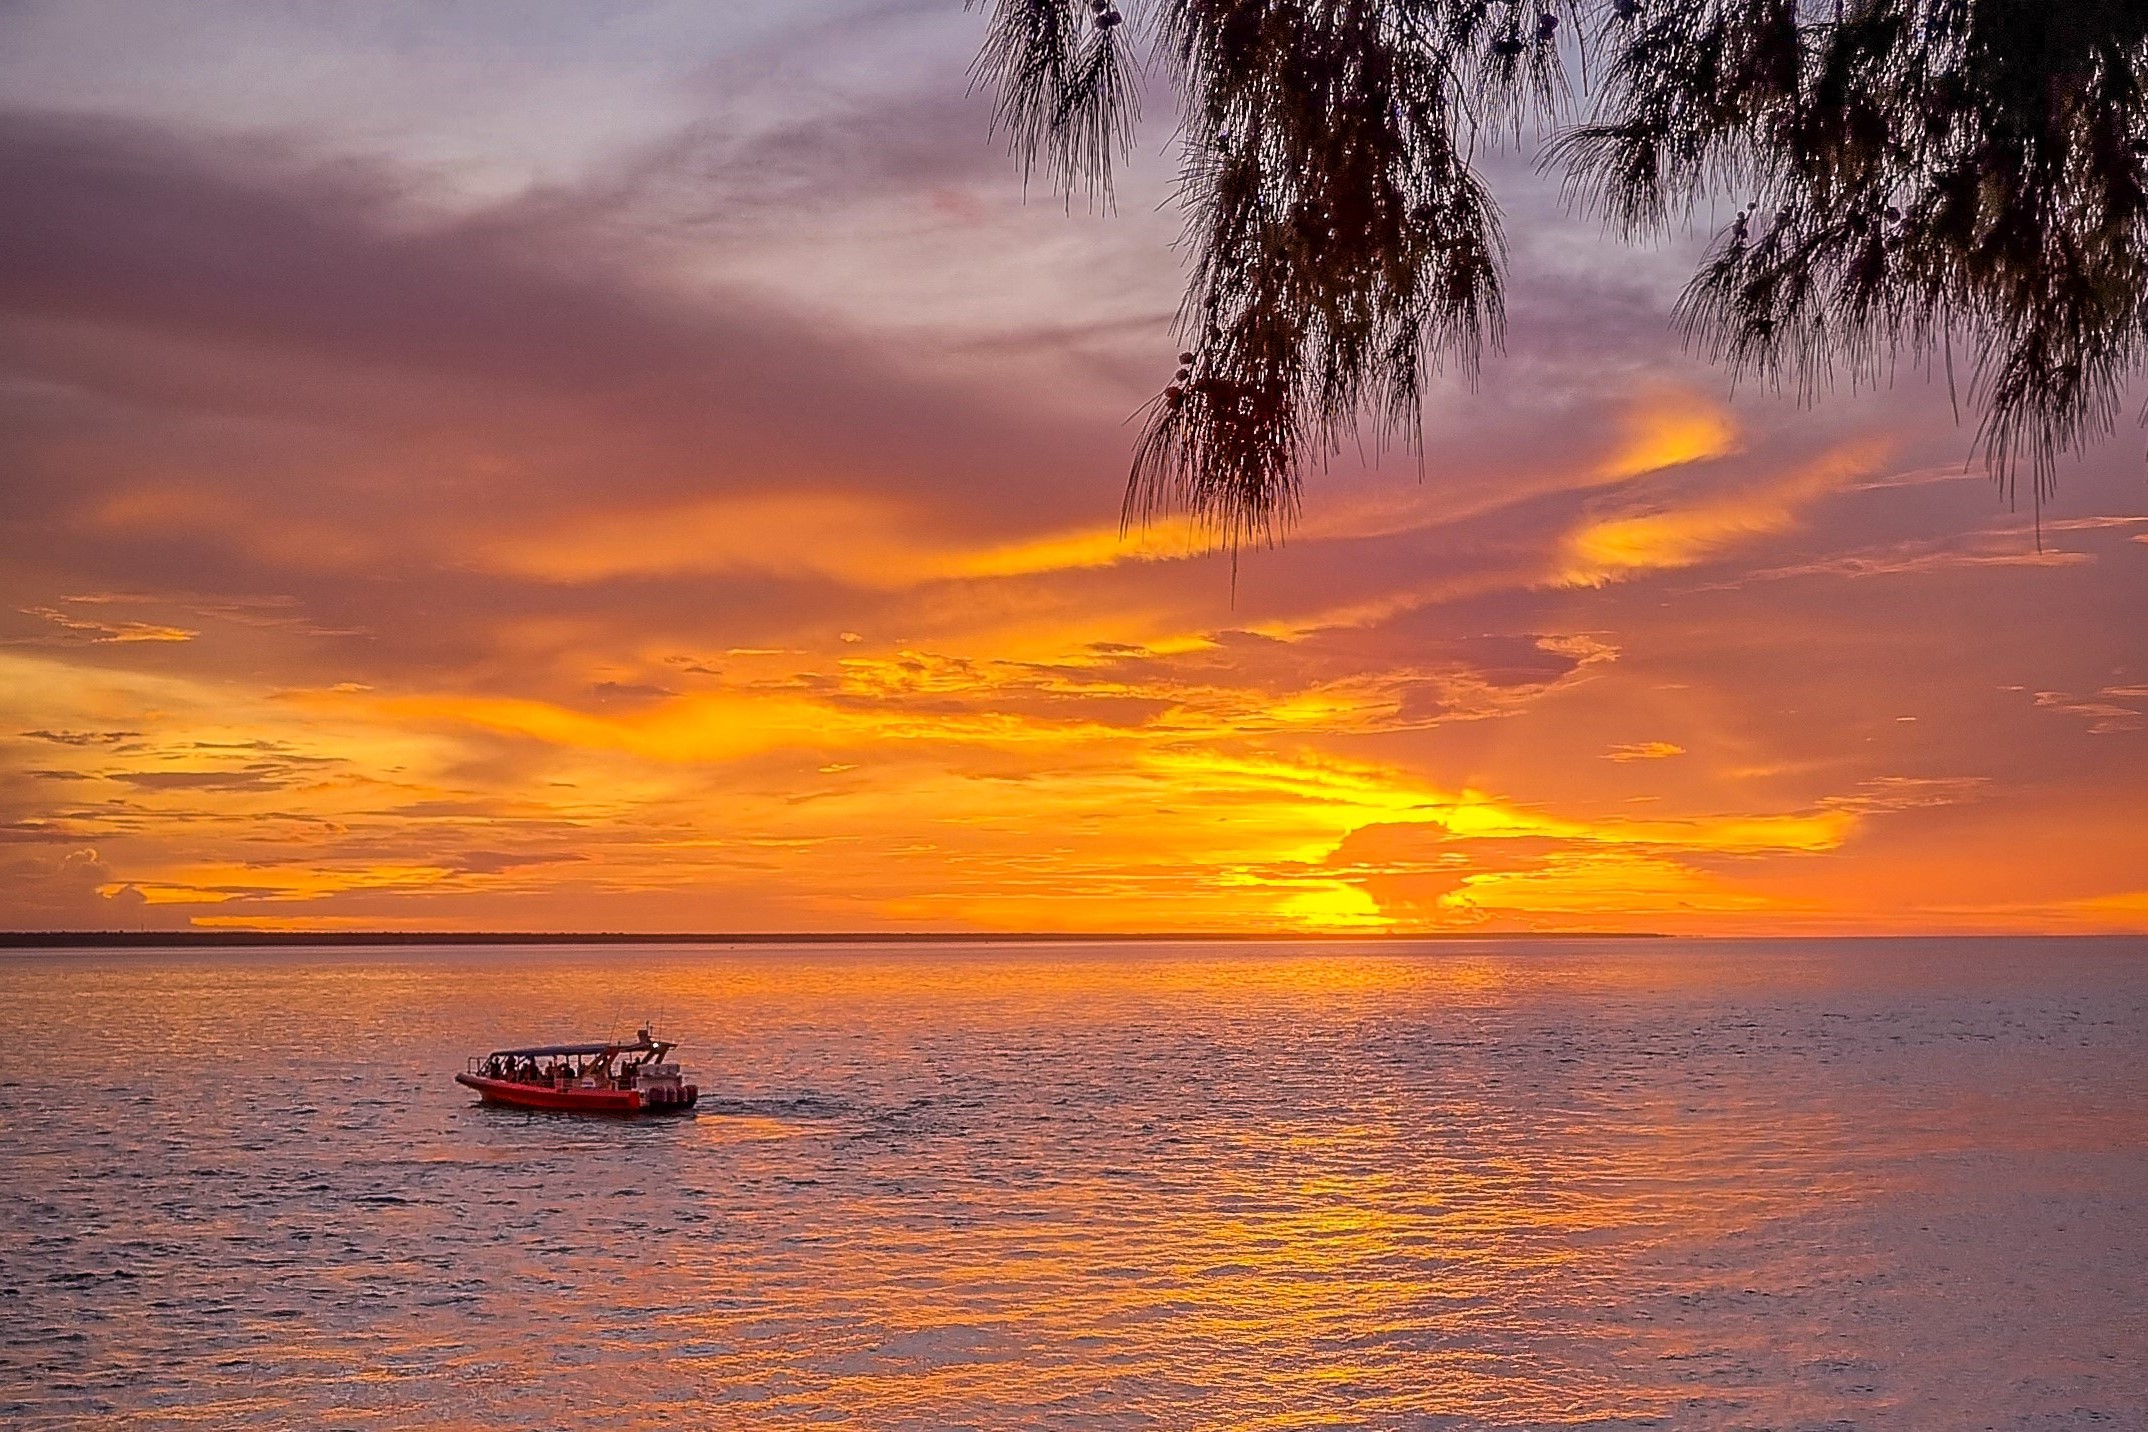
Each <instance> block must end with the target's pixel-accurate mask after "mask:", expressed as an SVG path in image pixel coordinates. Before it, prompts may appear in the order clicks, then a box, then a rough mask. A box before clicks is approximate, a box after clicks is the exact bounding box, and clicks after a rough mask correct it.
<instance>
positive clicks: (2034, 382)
mask: <svg viewBox="0 0 2148 1432" xmlns="http://www.w3.org/2000/svg"><path fill="white" fill-rule="evenodd" d="M987 2H988V3H990V6H991V21H990V30H989V35H988V38H987V40H986V43H985V46H984V49H983V51H982V53H981V55H980V57H979V60H978V70H979V74H980V76H981V77H983V78H984V79H985V80H987V81H988V82H989V83H991V84H993V85H994V86H995V87H996V89H997V92H998V97H999V117H1000V120H1001V122H1002V124H1003V125H1004V127H1005V128H1006V130H1007V131H1008V133H1009V134H1010V135H1011V136H1012V138H1013V140H1014V143H1015V145H1016V147H1017V149H1018V150H1019V152H1020V153H1021V154H1022V156H1023V157H1024V160H1025V163H1026V164H1027V165H1028V166H1030V168H1031V169H1032V170H1034V169H1036V168H1038V167H1041V168H1042V170H1043V171H1044V173H1045V174H1046V175H1047V176H1048V177H1049V179H1050V180H1051V181H1052V182H1054V183H1055V184H1056V185H1058V186H1060V187H1062V188H1063V189H1064V190H1065V191H1066V192H1067V193H1068V194H1069V195H1070V196H1072V195H1076V194H1086V195H1087V196H1088V197H1090V198H1091V199H1092V200H1095V199H1099V198H1101V199H1105V200H1108V199H1109V196H1110V191H1111V183H1112V166H1113V163H1114V161H1115V160H1116V159H1120V158H1123V156H1124V153H1125V151H1126V147H1127V145H1128V144H1129V143H1130V142H1131V139H1132V135H1133V126H1134V120H1135V117H1136V114H1135V111H1136V107H1137V103H1138V97H1139V87H1138V84H1137V79H1138V72H1139V69H1140V67H1141V66H1142V65H1143V64H1154V65H1158V66H1161V67H1162V68H1163V69H1164V70H1165V71H1166V72H1168V74H1169V76H1170V78H1171V79H1172V80H1173V81H1174V82H1175V84H1176V87H1177V92H1178V96H1179V108H1180V111H1181V119H1182V125H1183V128H1182V134H1181V139H1180V143H1181V146H1182V154H1183V169H1182V199H1183V201H1184V203H1185V205H1186V212H1187V230H1188V238H1189V240H1190V244H1191V249H1192V256H1193V263H1192V278H1191V282H1190V284H1189V287H1188V290H1187V293H1186V298H1185V303H1184V306H1183V308H1182V309H1181V311H1180V314H1179V319H1178V322H1179V328H1180V331H1181V336H1182V339H1183V345H1184V348H1185V350H1186V351H1185V352H1184V353H1182V354H1181V355H1180V368H1179V371H1178V373H1177V375H1176V377H1175V378H1174V380H1173V381H1172V383H1171V384H1170V386H1169V387H1167V388H1165V389H1164V391H1163V392H1162V394H1161V395H1160V396H1158V397H1157V398H1156V399H1155V400H1154V402H1153V403H1152V404H1151V405H1150V406H1149V408H1148V409H1147V410H1146V412H1145V417H1146V427H1145V429H1144V431H1143V434H1142V437H1141V440H1140V444H1139V447H1138V449H1137V451H1136V454H1135V457H1134V461H1133V474H1132V481H1131V484H1130V487H1129V491H1128V511H1129V513H1130V514H1134V515H1147V514H1149V513H1152V512H1155V511H1157V510H1159V509H1162V508H1182V509H1186V510H1190V511H1191V512H1193V513H1195V514H1197V515H1199V516H1201V517H1203V518H1205V519H1207V520H1209V521H1211V522H1212V523H1213V524H1214V525H1215V527H1216V529H1217V530H1218V532H1219V533H1220V534H1221V535H1222V536H1223V537H1224V538H1225V540H1227V541H1229V542H1232V543H1236V542H1238V541H1241V540H1243V539H1246V538H1248V537H1258V536H1266V535H1272V534H1273V533H1274V532H1275V531H1276V530H1278V528H1279V526H1280V525H1281V524H1282V523H1284V522H1285V521H1287V519H1288V518H1289V516H1290V515H1291V514H1292V513H1293V512H1294V511H1295V508H1296V505H1297V502H1298V496H1299V491H1300V485H1301V480H1302V477H1303V475H1304V472H1305V469H1306V467H1307V465H1308V463H1317V462H1319V461H1321V460H1323V459H1324V458H1325V457H1327V456H1328V455H1329V454H1330V453H1332V452H1333V451H1335V449H1336V447H1337V446H1338V444H1340V443H1341V442H1342V441H1343V440H1345V439H1346V438H1348V437H1350V436H1352V435H1353V434H1356V433H1359V432H1362V431H1367V430H1368V429H1369V430H1370V431H1371V432H1372V433H1373V434H1374V435H1376V436H1377V437H1379V438H1381V439H1388V438H1398V437H1399V438H1401V439H1403V440H1405V441H1410V442H1414V441H1416V440H1417V438H1418V437H1419V430H1418V423H1419V413H1420V398H1421V395H1422V392H1423V389H1424V384H1425V381H1426V378H1427V375H1428V374H1429V373H1431V372H1433V371H1435V370H1437V369H1438V367H1439V366H1440V365H1441V364H1442V363H1445V362H1452V363H1455V364H1457V365H1459V367H1460V368H1461V369H1463V370H1464V371H1468V372H1474V370H1475V369H1476V367H1477V365H1478V362H1479V359H1480V357H1481V355H1482V353H1483V350H1484V348H1485V346H1486V345H1487V344H1496V343H1498V342H1499V340H1500V336H1501V323H1502V311H1503V310H1502V297H1501V295H1502V274H1503V267H1504V265H1503V259H1504V254H1503V250H1502V245H1501V239H1500V227H1499V210H1498V206H1497V205H1496V203H1495V202H1494V201H1493V198H1492V196H1491V194H1490V193H1489V192H1488V190H1487V189H1486V187H1485V185H1484V182H1483V180H1482V179H1481V178H1480V176H1479V173H1478V170H1477V167H1476V162H1475V161H1476V158H1477V156H1478V155H1479V153H1480V152H1482V151H1483V150H1484V149H1485V148H1487V147H1488V146H1490V145H1492V144H1496V143H1499V142H1508V143H1516V142H1520V141H1523V140H1525V139H1528V138H1531V137H1536V138H1540V139H1542V140H1543V141H1544V146H1543V148H1542V150H1541V151H1540V152H1541V154H1542V156H1543V162H1544V163H1546V164H1547V165H1550V166H1554V167H1556V168H1557V169H1558V170H1559V171H1560V172H1562V174H1563V176H1564V180H1565V184H1566V186H1567V193H1568V195H1569V196H1570V197H1571V198H1572V199H1573V200H1575V201H1576V202H1577V203H1578V204H1580V205H1581V206H1582V207H1584V208H1585V209H1587V210H1590V211H1592V212H1594V213H1596V214H1599V215H1601V216H1602V217H1603V218H1604V219H1605V220H1606V221H1607V222H1608V223H1609V224H1610V225H1611V226H1612V227H1613V228H1614V229H1616V230H1618V231H1619V232H1621V233H1622V234H1624V235H1626V236H1628V237H1634V238H1638V237H1646V236H1654V235H1660V234H1662V233H1664V232H1666V231H1667V230H1669V229H1671V228H1673V227H1675V226H1678V225H1680V224H1683V223H1686V222H1688V221H1690V219H1691V218H1692V216H1693V215H1694V214H1695V212H1696V206H1697V205H1698V204H1700V203H1701V202H1703V201H1705V200H1711V199H1728V200H1729V201H1730V202H1731V203H1732V204H1735V205H1736V206H1738V212H1737V217H1736V218H1735V219H1734V220H1732V221H1731V222H1730V223H1729V224H1728V225H1727V226H1726V227H1725V228H1724V229H1723V230H1722V231H1721V232H1720V233H1719V234H1717V235H1716V236H1715V240H1714V243H1713V245H1712V247H1711V249H1710V251H1709V253H1708V255H1707V257H1706V259H1705V260H1704V262H1703V264H1702V266H1701V269H1700V271H1699V273H1697V274H1696V275H1695V276H1694V278H1693V280H1692V282H1691V284H1690V285H1689V286H1688V288H1687V290H1686V292H1685V295H1684V296H1683V298H1682V299H1681V300H1680V303H1679V306H1678V312H1677V322H1678V324H1679V325H1680V327H1681V330H1682V331H1683V333H1684V334H1685V336H1686V338H1687V340H1688V341H1689V342H1690V343H1691V344H1692V345H1694V346H1695V347H1696V348H1698V349H1699V350H1701V351H1703V352H1706V353H1708V354H1710V355H1712V356H1714V357H1716V358H1719V359H1721V360H1724V361H1726V362H1727V363H1728V364H1729V365H1730V366H1731V367H1732V369H1733V370H1734V371H1736V372H1738V373H1741V374H1750V375H1754V376H1757V377H1760V378H1763V379H1767V380H1772V381H1775V382H1778V383H1782V384H1785V385H1788V386H1792V387H1794V388H1796V389H1798V390H1799V391H1800V392H1801V393H1803V394H1805V395H1807V396H1810V395H1811V394H1813V393H1815V392H1817V391H1818V390H1819V389H1821V388H1823V387H1825V386H1827V385H1828V384H1830V383H1831V382H1833V381H1836V380H1838V379H1841V380H1846V381H1849V382H1852V383H1862V382H1870V381H1875V380H1880V379H1884V377H1885V376H1886V375H1887V373H1888V372H1889V371H1890V369H1891V367H1892V365H1893V364H1895V363H1897V362H1900V361H1903V360H1905V359H1907V360H1910V361H1921V362H1924V363H1927V364H1929V363H1935V362H1943V363H1944V364H1945V367H1946V372H1947V374H1948V380H1949V384H1950V388H1951V385H1952V383H1953V381H1954V373H1955V368H1954V354H1955V350H1956V349H1957V348H1959V349H1961V350H1962V351H1963V352H1964V354H1965V355H1966V356H1967V358H1968V369H1969V370H1968V376H1967V380H1966V381H1967V386H1968V391H1969V393H1970V395H1971V398H1972V401H1973V402H1974V403H1975V404H1976V406H1977V407H1978V408H1980V410H1981V420H1980V425H1979V427H1978V429H1977V442H1978V444H1979V446H1980V448H1981V450H1982V452H1983V453H1984V455H1985V458H1986V460H1987V461H1988V462H1989V463H1990V465H1991V467H1992V470H1993V471H1994V472H1995V473H1996V474H1997V475H1998V476H1999V477H2000V478H2001V479H2002V480H2003V481H2004V482H2006V483H2007V484H2008V486H2009V490H2011V487H2012V483H2013V481H2014V477H2015V474H2016V472H2017V469H2019V468H2020V467H2021V466H2022V465H2023V464H2026V466H2027V467H2028V469H2029V472H2030V474H2031V484H2032V491H2033V492H2034V494H2035V495H2036V496H2037V498H2038V499H2039V500H2040V499H2041V497H2042V495H2043V494H2044V492H2045V491H2046V490H2047V488H2048V486H2049V484H2050V481H2051V478H2052V471H2053V465H2054V463H2055V462H2056V461H2057V459H2058V458H2059V457H2060V456H2061V455H2063V454H2066V453H2069V452H2077V451H2078V450H2079V449H2080V448H2081V447H2082V446H2083V445H2084V444H2086V443H2089V442H2091V441H2092V440H2094V439H2096V438H2097V437H2099V436H2102V435H2105V434H2108V433H2109V432H2110V430H2111V428H2112V427H2113V425H2114V423H2115V421H2116V419H2117V416H2118V408H2119V405H2120V403H2121V401H2122V393H2123V390H2124V388H2125V386H2126V383H2127V381H2128V380H2129V378H2130V377H2131V376H2132V375H2133V373H2134V371H2135V370H2136V369H2138V368H2139V366H2140V365H2141V362H2142V358H2143V354H2144V351H2148V221H2144V219H2148V187H2144V186H2148V168H2144V166H2148V102H2144V98H2143V86H2144V81H2148V0H1824V3H1819V4H1814V3H1809V0H1808V3H1799V0H987ZM973 3H979V0H973ZM1121 3H1124V4H1126V6H1127V9H1128V11H1129V13H1127V14H1122V13H1121V11H1120V9H1119V6H1120V4H1121ZM1136 45H1138V46H1140V50H1139V51H1138V52H1137V50H1136V49H1135V48H1134V47H1135V46H1136ZM1577 75H1578V76H1579V77H1580V78H1581V81H1582V82H1581V83H1579V84H1577V83H1576V80H1575V76H1577Z"/></svg>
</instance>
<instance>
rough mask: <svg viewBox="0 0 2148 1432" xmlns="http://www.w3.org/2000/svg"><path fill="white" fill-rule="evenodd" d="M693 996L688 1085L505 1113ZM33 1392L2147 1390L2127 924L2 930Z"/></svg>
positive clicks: (899, 1410) (842, 1416) (1321, 1411)
mask: <svg viewBox="0 0 2148 1432" xmlns="http://www.w3.org/2000/svg"><path fill="white" fill-rule="evenodd" d="M645 1017H656V1018H659V1019H660V1021H661V1022H660V1025H659V1028H660V1030H666V1031H670V1032H673V1033H674V1034H676V1035H677V1036H678V1037H680V1038H682V1039H684V1040H685V1041H686V1045H685V1047H684V1049H683V1050H682V1052H681V1057H682V1058H683V1059H684V1060H685V1061H686V1062H687V1064H688V1066H689V1068H690V1069H691V1070H692V1071H693V1072H694V1073H695V1074H697V1075H698V1077H699V1082H700V1084H701V1087H702V1090H703V1102H702V1106H701V1111H700V1112H699V1114H698V1115H697V1116H695V1117H691V1118H685V1119H674V1120H643V1121H636V1122H624V1121H622V1122H606V1121H590V1120H581V1119H574V1118H563V1117H560V1116H545V1115H530V1114H520V1113H514V1112H506V1111H498V1110H490V1109H483V1108H480V1107H478V1106H477V1105H475V1104H474V1103H473V1102H472V1101H471V1099H470V1098H469V1096H468V1094H467V1092H466V1091H465V1090H463V1089H461V1088H459V1087H457V1086H456V1085H455V1084H453V1083H452V1082H451V1081H450V1075H451V1074H452V1073H453V1071H455V1070H456V1069H459V1068H461V1067H462V1062H463V1059H464V1058H465V1056H466V1055H468V1054H469V1053H472V1052H476V1051H482V1050H485V1049H489V1048H492V1047H495V1046H497V1045H501V1044H506V1043H513V1042H525V1041H532V1040H543V1039H552V1038H563V1037H575V1038H581V1037H589V1036H593V1035H594V1036H602V1035H605V1034H607V1033H612V1032H617V1033H622V1034H623V1033H626V1032H628V1031H630V1030H631V1029H632V1028H633V1027H634V1025H635V1024H636V1023H638V1022H640V1021H641V1020H642V1019H643V1018H645ZM0 1048H4V1050H5V1056H4V1065H0V1136H4V1148H5V1158H4V1162H0V1318H4V1326H5V1328H6V1336H5V1338H4V1339H0V1422H4V1423H5V1424H7V1425H9V1426H17V1427H45V1426H86V1425H95V1426H99V1427H164V1426H172V1427H177V1426H190V1427H254V1426H259V1427H414V1426H430V1427H467V1428H504V1427H576V1426H587V1425H592V1424H593V1423H594V1422H596V1421H597V1420H599V1417H600V1415H601V1417H602V1419H603V1420H606V1421H613V1422H617V1423H618V1424H620V1425H650V1424H655V1425H666V1426H680V1427H726V1428H731V1427H736V1428H776V1427H783V1428H791V1427H800V1426H804V1425H808V1424H814V1425H821V1424H834V1425H839V1426H852V1427H859V1428H874V1429H895V1428H903V1429H909V1428H915V1429H944V1428H969V1427H974V1428H1005V1427H1054V1428H1060V1427H1065V1428H1085V1427H1095V1428H1171V1429H1180V1428H1234V1429H1235V1428H1286V1427H1287V1428H1305V1427H1336V1428H1345V1427H1347V1428H1357V1427H1363V1428H1408V1429H1431V1428H1440V1429H1448V1428H1476V1427H1528V1428H1579V1427H1587V1428H1592V1429H1607V1428H1628V1427H1668V1428H1708V1429H1716V1428H1721V1429H1729V1428H1741V1429H1745V1428H1830V1429H1836V1428H1903V1429H1911V1428H1915V1429H1953V1428H2033V1429H2039V1430H2040V1432H2041V1429H2060V1428H2087V1427H2097V1428H2108V1427H2114V1426H2115V1427H2133V1428H2138V1427H2144V1426H2148V941H2144V940H2108V941H2026V940H1993V941H1925V942H1873V943H1851V942H1781V943H1746V942H1695V943H1684V942H1654V941H1651V942H1610V941H1606V942H1595V943H1591V942H1573V943H1560V944H1542V943H1533V944H1526V945H1524V944H1501V943H1498V942H1485V943H1482V944H1441V945H1424V946H1414V947H1395V946H1383V947H1377V948H1375V947H1369V946H1368V947H1355V946H1338V945H1287V944H1277V945H1270V946H1241V947H1228V948H1219V947H1213V946H1169V947H1154V946H1150V947H1126V946H1005V947H961V948H903V947H897V948H890V947H838V946H829V947H814V948H777V949H769V948H748V949H735V948H722V949H718V948H710V949H683V948H647V949H641V948H637V949H557V948H546V949H535V950H499V949H484V950H470V949H445V950H393V951H380V950H318V951H290V950H276V951H186V952H141V953H98V952H79V953H67V954H18V955H8V956H0Z"/></svg>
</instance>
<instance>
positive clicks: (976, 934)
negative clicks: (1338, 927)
mask: <svg viewBox="0 0 2148 1432" xmlns="http://www.w3.org/2000/svg"><path fill="white" fill-rule="evenodd" d="M1669 938H1670V936H1668V935H1664V934H1660V933H1657V932H1655V931H1630V930H1521V931H1514V932H1509V933H1501V932H1490V931H1487V932H1466V931H1461V930H1442V931H1435V932H1428V933H1424V934H1402V933H1398V932H1392V931H1366V932H1363V933H1357V934H1350V933H1340V932H1334V931H1321V932H1308V933H1298V932H1294V931H1274V932H1270V933H1264V934H1254V933H1247V934H1231V933H1222V932H1213V931H1212V932H1208V933H1195V934H1183V935H1179V934H1168V933H1163V932H1150V931H1143V932H1136V933H1133V934H1119V935H1110V934H1094V935H1091V934H1079V933H1074V932H1070V931H1044V930H1032V931H1009V932H1006V933H987V932H983V931H975V930H962V931H944V932H925V931H912V930H883V931H877V932H873V931H841V930H835V931H826V932H812V933H782V932H758V933H745V932H735V931H734V932H729V933H725V932H710V933H695V932H680V931H666V932H659V933H651V934H635V933H632V932H628V931H616V930H607V931H592V932H588V933H583V934H570V933H561V932H557V931H552V932H536V931H522V932H516V931H501V930H430V931H428V930H320V931H313V930H0V949H10V950H36V949H66V950H80V949H151V950H154V949H187V948H190V947H208V946H218V945H265V946H277V945H357V946H365V945H378V946H397V945H996V944H1065V945H1073V944H1092V945H1095V944H1272V943H1274V942H1276V941H1280V940H1288V941H1296V942H1305V941H1317V942H1321V943H1346V944H1364V943H1367V942H1372V943H1383V944H1406V943H1409V944H1414V943H1420V942H1423V941H1427V940H1664V939H1669Z"/></svg>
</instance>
